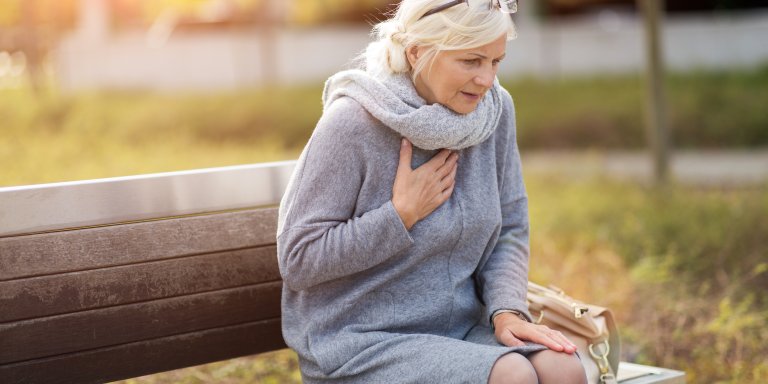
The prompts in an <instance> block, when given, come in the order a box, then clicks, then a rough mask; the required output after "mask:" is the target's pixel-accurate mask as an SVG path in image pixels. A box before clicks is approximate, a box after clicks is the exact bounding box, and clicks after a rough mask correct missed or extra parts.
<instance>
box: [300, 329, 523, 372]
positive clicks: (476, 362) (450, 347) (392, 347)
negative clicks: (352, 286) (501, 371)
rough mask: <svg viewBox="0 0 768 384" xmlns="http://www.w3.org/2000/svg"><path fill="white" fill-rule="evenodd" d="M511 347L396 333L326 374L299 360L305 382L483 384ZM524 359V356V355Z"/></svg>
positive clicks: (307, 362)
mask: <svg viewBox="0 0 768 384" xmlns="http://www.w3.org/2000/svg"><path fill="white" fill-rule="evenodd" d="M511 351H512V349H511V348H507V347H504V346H501V345H497V346H490V345H484V344H478V343H473V342H468V341H464V340H458V339H452V338H449V337H441V336H435V335H423V334H419V335H399V336H396V337H392V338H390V339H388V340H386V341H384V342H381V343H378V344H376V345H374V346H372V347H370V348H367V349H366V350H364V351H363V352H362V353H360V354H358V355H356V356H355V357H354V358H352V359H351V360H350V361H348V362H347V363H346V364H344V365H343V366H341V367H340V368H339V369H337V370H335V371H334V372H331V373H330V374H326V373H324V372H321V371H319V370H318V369H317V367H316V366H313V364H312V362H310V361H303V362H302V367H301V370H302V374H303V376H304V381H305V382H306V383H315V382H323V381H325V380H327V379H334V383H383V382H391V383H478V384H485V383H487V382H488V378H489V376H490V373H491V369H492V367H493V365H494V363H495V362H496V361H497V359H499V357H500V356H502V355H506V354H508V353H510V352H511ZM523 359H524V358H523Z"/></svg>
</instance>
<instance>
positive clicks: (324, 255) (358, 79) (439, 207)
mask: <svg viewBox="0 0 768 384" xmlns="http://www.w3.org/2000/svg"><path fill="white" fill-rule="evenodd" d="M516 8H517V4H516V2H515V1H498V0H493V1H489V0H469V1H448V2H446V0H404V1H402V3H401V4H400V6H399V8H398V10H397V13H396V14H395V16H394V17H393V18H392V19H389V20H386V21H384V22H382V23H380V24H378V25H377V26H376V27H375V31H376V32H377V36H378V40H377V41H375V42H373V43H371V44H370V45H369V47H368V49H367V50H366V52H365V54H364V57H365V59H366V60H365V63H364V65H363V67H364V68H363V69H356V70H349V71H343V72H340V73H338V74H336V75H334V76H332V77H331V78H330V79H329V80H328V81H327V83H326V87H325V91H324V94H323V103H324V111H323V116H322V118H321V119H320V121H319V122H318V124H317V127H316V128H315V131H314V133H313V134H312V138H311V139H310V140H309V143H308V144H307V146H306V148H305V149H304V151H303V153H302V154H301V157H300V158H299V161H298V164H297V167H296V170H295V172H294V175H293V177H292V179H291V182H290V184H289V186H288V190H287V192H286V194H285V196H284V198H283V201H282V203H281V206H280V215H279V224H278V238H277V245H278V258H279V264H280V272H281V274H282V277H283V279H284V288H283V335H284V338H285V340H286V342H287V343H288V345H289V346H290V347H291V348H293V349H294V350H296V352H297V353H298V355H299V362H300V367H301V373H302V377H303V379H304V382H305V383H321V382H333V383H475V382H476V383H486V382H490V383H537V382H538V383H544V384H546V383H584V382H586V378H585V373H584V370H583V368H582V366H581V364H580V361H579V359H578V357H577V355H576V354H574V352H575V350H576V347H575V346H574V345H573V344H572V343H571V342H570V341H569V340H567V339H566V338H565V337H564V336H563V335H562V334H561V333H559V332H556V331H553V330H551V329H548V328H547V327H545V326H541V325H535V324H532V323H531V322H530V320H531V317H530V314H529V313H528V310H527V306H526V301H525V296H526V284H527V278H528V209H527V197H526V192H525V188H524V186H523V179H522V174H521V167H520V158H519V154H518V151H517V145H516V142H515V120H514V119H515V115H514V113H515V112H514V108H513V105H512V100H511V97H510V96H509V94H508V93H507V92H506V91H505V90H504V89H503V88H502V87H501V86H500V85H499V83H498V81H497V79H496V71H497V68H498V65H499V62H500V61H501V60H502V59H503V58H504V55H505V50H506V41H507V40H509V39H511V38H514V37H515V31H514V26H513V24H512V20H511V17H510V13H513V12H514V11H515V10H516Z"/></svg>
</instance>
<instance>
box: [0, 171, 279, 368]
mask: <svg viewBox="0 0 768 384" xmlns="http://www.w3.org/2000/svg"><path fill="white" fill-rule="evenodd" d="M291 169H292V164H277V165H266V166H257V167H254V168H253V169H251V170H250V171H248V172H245V173H246V174H247V175H246V176H245V178H243V169H238V170H237V171H236V172H234V171H233V169H231V168H229V169H225V168H222V169H218V170H206V172H207V174H206V175H201V174H199V173H197V174H182V173H169V174H164V175H163V176H161V177H159V176H157V175H151V178H152V179H153V181H152V182H150V184H152V183H155V184H154V185H155V186H154V187H151V188H146V186H145V187H143V192H142V193H143V194H144V196H143V197H141V196H134V197H133V198H132V199H129V200H131V201H134V200H135V203H136V204H139V205H141V207H139V208H137V207H135V206H134V207H131V205H132V204H134V203H132V202H130V201H129V202H127V203H126V202H125V201H119V200H116V199H115V200H113V201H112V203H113V204H115V205H119V207H114V208H112V209H111V210H108V211H109V212H106V213H104V212H105V211H104V209H103V206H102V207H101V208H98V207H97V208H96V209H93V207H92V206H90V205H89V204H87V202H85V203H84V204H85V205H84V206H86V207H90V208H83V209H81V210H80V211H79V212H78V213H79V214H76V215H74V216H72V217H75V218H77V220H78V223H80V225H81V226H79V227H76V228H72V227H67V224H66V223H65V222H66V221H67V220H69V221H72V218H69V219H62V215H58V216H57V214H56V211H55V210H54V211H49V212H50V219H48V220H45V219H44V216H41V217H43V219H42V221H38V222H35V223H30V222H26V224H23V225H22V224H19V222H25V220H28V217H26V218H24V217H21V216H24V215H25V209H23V206H24V204H27V203H24V202H23V201H34V200H37V201H38V204H37V205H36V207H35V208H28V209H26V211H27V213H28V214H31V215H36V214H37V213H36V212H37V211H39V210H40V209H48V208H51V209H55V208H56V206H58V208H59V209H61V210H68V209H69V208H71V207H69V208H67V207H62V206H60V205H62V204H66V203H67V201H74V200H72V197H71V196H70V197H65V198H64V199H63V200H62V199H61V196H62V195H64V196H66V195H67V188H68V187H73V186H75V187H78V188H80V190H79V191H78V192H77V193H78V194H80V195H82V194H83V191H82V184H77V183H67V184H66V185H64V184H62V185H46V186H37V187H29V188H21V189H19V188H15V189H14V188H0V210H2V212H3V213H0V231H2V232H0V383H57V382H60V383H90V382H93V383H97V382H105V381H113V380H119V379H124V378H129V377H135V376H141V375H145V374H149V373H155V372H160V371H166V370H170V369H176V368H181V367H186V366H191V365H197V364H202V363H206V362H211V361H217V360H223V359H227V358H232V357H236V356H243V355H249V354H254V353H259V352H264V351H270V350H276V349H281V348H284V347H285V344H284V342H283V339H282V336H281V332H280V290H281V287H282V283H281V280H280V275H279V272H278V268H277V259H276V252H275V232H276V221H277V209H276V208H275V207H274V204H275V203H276V202H277V200H279V196H280V195H281V194H282V190H283V189H284V186H285V183H286V181H287V175H289V174H290V170H291ZM265 174H269V175H271V176H269V177H266V178H265V177H264V175H265ZM275 174H279V175H281V176H280V177H275V176H274V175H275ZM201 176H202V177H203V179H206V178H207V179H208V180H209V181H210V183H211V184H213V185H214V186H215V188H211V190H218V189H223V190H222V191H218V192H211V193H214V194H216V195H217V197H216V198H214V197H212V196H208V197H209V198H206V196H200V195H199V194H200V193H203V195H204V194H205V193H207V192H205V191H203V192H200V189H201V188H200V184H199V181H200V180H199V178H200V177H201ZM233 177H235V179H232V178H233ZM110 180H111V182H110V181H105V182H102V183H99V184H98V185H95V186H94V188H96V189H99V188H102V189H103V188H104V187H109V188H107V189H108V190H111V191H113V195H114V190H115V186H116V185H119V184H120V183H124V182H126V181H129V183H128V184H126V185H133V186H135V185H136V181H139V180H143V182H146V181H147V180H146V178H134V179H132V180H125V179H124V178H123V179H110ZM130 181H134V182H133V183H131V182H130ZM171 181H173V182H171ZM254 183H255V184H256V185H257V187H258V188H267V189H270V190H271V193H272V195H271V197H267V198H264V197H258V198H255V197H254V196H256V195H257V194H256V193H254V194H253V195H251V197H247V198H244V199H241V198H238V197H232V198H231V199H227V198H226V196H225V197H222V195H226V194H227V193H229V194H239V193H241V191H240V190H239V188H242V187H243V186H245V187H253V185H252V184H254ZM167 186H171V187H170V188H168V187H167ZM126 188H128V187H126ZM86 189H87V188H86ZM128 189H130V188H128ZM202 189H205V188H202ZM41 191H43V192H41ZM52 191H53V192H55V193H53V192H52ZM227 191H229V192H227ZM70 192H71V191H70ZM46 193H48V195H49V196H59V197H56V198H41V196H42V195H44V194H46ZM91 193H92V194H95V195H100V193H98V192H94V190H93V188H91ZM190 194H196V197H195V198H196V199H200V200H201V201H211V200H212V199H214V200H215V199H223V200H225V201H231V202H232V203H231V205H230V206H221V205H219V206H217V208H219V209H218V210H215V211H211V208H210V207H203V205H204V204H197V207H196V208H195V207H191V208H190V207H189V206H187V207H184V208H183V209H181V208H178V207H176V208H173V210H175V212H174V213H179V214H181V215H183V216H174V215H168V214H167V212H169V209H168V207H169V206H170V207H174V205H173V202H174V201H178V199H179V198H180V196H187V195H190ZM107 200H110V199H109V198H107ZM187 200H189V199H187ZM193 200H194V199H193ZM239 200H242V201H239ZM125 204H127V206H126V205H125ZM166 204H171V205H166ZM46 205H51V207H47V208H46V207H45V206H46ZM75 205H77V204H75ZM192 205H195V204H192ZM264 205H272V207H263V206H264ZM19 206H22V207H21V208H20V207H19ZM41 206H42V207H41ZM147 206H153V207H155V208H146V207H147ZM249 206H250V207H249ZM142 210H145V211H147V212H141V214H140V215H138V216H137V215H136V213H135V212H137V211H142ZM32 211H35V212H32ZM9 212H15V214H11V213H9ZM94 212H95V213H94ZM99 212H102V213H99ZM159 212H162V213H163V214H162V215H160V214H159ZM38 213H39V212H38ZM66 215H71V214H70V213H66ZM116 216H120V217H123V218H125V217H132V220H131V221H130V222H124V221H119V222H117V223H115V222H110V221H114V220H112V219H110V217H116ZM84 218H86V220H84ZM57 221H61V223H58V224H55V225H53V224H51V223H55V222H57ZM84 222H85V223H86V224H85V225H86V226H82V223H84Z"/></svg>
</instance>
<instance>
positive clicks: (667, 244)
mask: <svg viewBox="0 0 768 384" xmlns="http://www.w3.org/2000/svg"><path fill="white" fill-rule="evenodd" d="M529 196H530V199H531V220H532V229H531V233H532V272H531V275H532V276H537V275H541V270H544V271H547V270H558V269H563V268H565V269H566V271H565V272H563V273H561V274H559V275H553V274H551V273H550V274H549V275H547V274H546V273H545V274H544V275H545V277H550V278H551V279H552V280H551V281H555V282H557V284H559V285H561V286H563V287H564V288H567V290H568V291H569V292H579V290H580V287H582V286H583V285H589V286H591V287H592V288H593V291H591V292H588V293H587V294H584V295H581V297H585V298H586V299H588V300H593V301H595V302H597V303H605V304H607V305H608V306H610V307H611V308H613V309H614V310H615V311H616V312H617V314H618V315H619V319H620V323H621V325H622V335H623V336H624V341H625V352H626V353H625V358H626V359H629V360H635V361H638V362H640V363H646V364H652V365H659V366H665V367H670V368H677V369H681V370H685V371H686V372H687V373H688V382H691V383H697V382H700V383H712V382H722V383H725V382H728V383H762V382H766V380H768V370H766V369H765V367H766V363H768V361H767V360H766V356H768V346H766V345H765V343H764V340H766V337H768V300H766V297H765V295H764V294H763V292H766V291H768V266H766V263H767V262H766V260H767V259H766V249H768V237H766V236H765V234H766V233H768V219H766V218H767V217H768V189H767V188H758V189H729V190H716V189H715V190H706V189H705V190H702V189H696V188H691V187H683V186H671V187H668V188H662V189H655V188H642V187H638V186H637V185H632V184H621V183H616V182H610V181H607V180H589V181H585V182H564V181H562V180H552V179H541V178H537V177H532V178H529ZM574 247H576V248H577V249H579V252H578V256H577V258H578V260H579V262H581V263H585V262H587V260H589V266H588V268H587V269H588V271H587V274H584V273H578V272H580V271H579V270H575V269H573V267H569V265H570V263H569V256H570V255H569V253H568V252H567V251H566V250H568V249H573V248H574ZM551 248H554V249H556V250H557V251H556V252H552V251H548V249H551ZM606 254H608V255H613V256H618V257H619V258H620V259H621V262H622V263H620V264H619V265H620V267H616V266H615V262H616V260H615V259H612V258H610V257H606V256H605V255H606ZM621 266H623V268H624V270H622V267H621ZM596 270H598V271H601V273H600V272H596ZM589 274H591V275H589ZM601 275H603V280H604V281H601V280H600V276H601ZM605 275H608V277H606V276H605ZM595 286H596V287H595ZM582 288H583V287H582ZM616 290H619V291H621V294H620V295H618V297H617V296H616V295H615V294H614V291H616ZM577 297H579V296H577Z"/></svg>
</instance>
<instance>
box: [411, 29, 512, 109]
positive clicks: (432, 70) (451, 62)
mask: <svg viewBox="0 0 768 384" xmlns="http://www.w3.org/2000/svg"><path fill="white" fill-rule="evenodd" d="M506 47H507V38H506V35H502V36H500V37H499V38H498V39H496V40H494V41H493V42H491V43H489V44H486V45H483V46H480V47H477V48H471V49H462V50H456V51H442V52H440V53H438V54H437V56H436V57H435V58H434V61H433V62H432V63H427V66H426V67H425V68H424V70H423V71H422V72H421V73H419V75H418V76H417V77H416V80H415V84H414V85H415V86H416V92H418V94H419V96H421V97H422V98H424V100H426V101H427V103H428V104H433V103H440V104H442V105H444V106H445V107H447V108H450V109H451V110H453V111H454V112H456V113H460V114H467V113H470V112H472V111H474V110H475V108H477V105H478V104H479V103H480V100H482V98H483V96H484V95H485V92H487V91H488V89H490V88H491V86H493V80H494V79H495V78H496V71H497V70H498V68H499V62H500V61H501V60H502V59H503V58H504V55H505V54H506ZM424 51H425V49H424V48H423V47H418V46H416V47H412V48H411V49H409V50H408V52H407V57H408V61H409V62H410V63H411V66H412V67H413V65H414V64H415V63H416V60H417V59H418V58H419V57H421V55H423V54H424ZM430 64H431V65H430Z"/></svg>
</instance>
